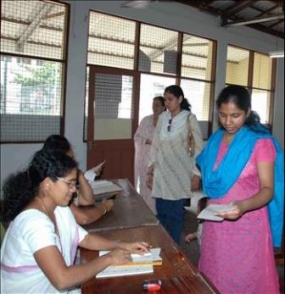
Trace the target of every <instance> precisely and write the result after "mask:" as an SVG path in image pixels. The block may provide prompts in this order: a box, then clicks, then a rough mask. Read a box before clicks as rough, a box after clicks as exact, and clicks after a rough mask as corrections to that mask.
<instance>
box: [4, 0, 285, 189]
mask: <svg viewBox="0 0 285 294" xmlns="http://www.w3.org/2000/svg"><path fill="white" fill-rule="evenodd" d="M63 2H66V3H69V4H70V7H71V16H70V30H69V44H68V67H67V85H66V86H67V91H66V95H67V97H66V109H65V113H66V116H65V136H66V137H67V138H68V139H69V140H70V141H71V143H72V145H73V147H74V150H75V153H76V158H77V160H78V161H79V163H80V166H81V168H82V169H85V167H86V145H85V144H84V143H83V139H82V138H83V115H84V96H85V74H86V60H87V56H86V51H87V35H88V15H89V9H93V10H98V11H102V12H106V13H109V14H114V15H115V14H116V15H119V16H123V17H126V18H130V19H134V20H139V21H142V22H145V23H150V24H154V25H158V26H161V27H166V28H170V29H174V30H178V31H182V32H186V33H189V34H194V35H198V36H202V37H206V38H210V39H213V40H217V41H218V59H217V70H216V88H215V97H217V95H218V93H219V92H220V91H221V89H222V88H223V87H224V84H225V71H224V69H225V68H226V52H227V45H228V44H229V43H230V44H232V45H237V46H241V47H244V48H247V49H251V50H257V51H261V52H264V53H268V52H269V51H271V50H274V51H276V50H277V49H278V50H279V49H283V50H284V41H283V40H281V42H280V40H279V46H282V47H280V48H276V44H277V38H276V37H273V36H269V35H268V34H263V33H262V32H259V31H256V30H254V29H250V28H246V27H232V28H223V27H221V26H220V19H219V18H218V17H214V16H211V15H208V14H205V13H201V12H200V11H199V10H197V9H195V8H191V7H189V6H185V5H183V4H179V3H176V4H174V3H171V2H169V3H168V2H163V3H162V2H159V1H156V2H153V3H151V4H150V5H149V7H148V8H147V9H143V10H140V9H133V8H121V7H120V5H121V3H123V2H124V1H97V0H96V1H71V0H64V1H63ZM283 62H284V59H282V58H281V59H279V60H278V67H277V84H276V95H275V105H274V121H273V134H274V135H275V136H276V137H277V139H278V140H279V142H280V143H281V144H282V147H283V149H284V64H283ZM215 127H216V125H215ZM41 146H42V144H2V145H1V183H2V182H3V179H5V178H6V177H7V175H8V174H10V173H11V172H14V171H16V170H17V169H19V168H22V167H24V166H25V165H26V164H27V162H28V161H29V159H30V157H31V156H32V154H33V153H34V152H35V151H36V150H38V149H39V148H40V147H41Z"/></svg>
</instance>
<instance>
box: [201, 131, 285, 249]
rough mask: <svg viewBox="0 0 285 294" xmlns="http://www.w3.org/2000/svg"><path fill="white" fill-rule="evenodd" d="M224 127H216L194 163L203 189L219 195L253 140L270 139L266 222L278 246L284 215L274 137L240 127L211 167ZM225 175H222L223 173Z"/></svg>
mask: <svg viewBox="0 0 285 294" xmlns="http://www.w3.org/2000/svg"><path fill="white" fill-rule="evenodd" d="M224 132H225V131H224V130H223V129H219V130H218V131H216V132H215V133H214V134H213V135H212V136H211V137H210V139H209V141H208V143H207V144H206V146H205V148H204V150H203V151H202V152H201V153H200V154H199V155H198V156H197V158H196V162H197V165H198V166H199V167H200V169H201V174H202V183H203V191H204V193H205V194H206V195H207V196H208V197H209V198H213V199H217V198H222V197H223V196H224V195H225V194H226V193H227V192H228V191H229V189H230V188H231V187H232V186H233V185H234V183H235V182H236V180H237V179H238V177H239V175H240V174H241V172H242V171H243V169H244V167H245V165H246V163H247V162H248V160H249V158H250V156H251V153H252V151H253V148H254V146H255V144H256V141H257V140H258V139H261V138H271V139H272V141H273V143H274V146H275V149H276V154H277V157H276V161H275V165H274V195H273V197H272V199H271V201H270V202H269V203H268V205H267V207H268V213H269V221H270V227H271V233H272V239H273V245H274V246H275V247H280V246H281V241H282V232H283V217H284V155H283V151H282V149H281V147H280V145H279V143H278V141H277V140H276V138H275V137H273V136H272V135H270V134H269V133H268V132H267V133H264V132H254V131H252V130H250V129H249V128H248V127H243V128H241V129H240V130H239V131H238V132H237V134H236V135H235V136H234V138H233V140H232V142H231V144H230V145H229V149H228V151H227V153H226V154H225V156H224V158H223V159H222V161H221V163H220V164H219V166H218V168H217V169H215V170H214V165H215V161H216V158H217V154H218V151H219V147H220V144H221V141H222V139H223V135H224ZM224 175H226V176H224Z"/></svg>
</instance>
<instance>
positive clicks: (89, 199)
mask: <svg viewBox="0 0 285 294" xmlns="http://www.w3.org/2000/svg"><path fill="white" fill-rule="evenodd" d="M43 149H44V150H50V151H55V150H59V151H63V152H64V153H66V154H67V155H68V156H70V157H72V158H74V153H73V150H72V147H71V144H70V143H69V141H68V140H67V139H66V138H65V137H63V136H61V135H51V136H49V137H48V138H47V139H46V141H45V143H44V146H43ZM77 181H78V189H77V193H76V194H75V195H74V196H75V197H73V199H72V200H71V202H70V208H71V210H72V212H73V214H74V216H75V219H76V221H77V223H78V224H80V225H86V224H89V223H92V222H94V221H96V220H98V219H99V218H101V217H102V216H103V215H105V214H106V213H107V212H108V211H110V210H111V209H112V208H113V205H114V202H113V200H103V201H102V202H101V203H100V204H99V205H97V206H95V201H94V195H93V190H92V188H91V186H90V184H89V183H88V180H87V179H86V178H85V176H84V173H83V172H82V171H81V170H80V169H78V171H77ZM76 196H77V197H76ZM84 206H85V207H84ZM87 206H88V207H87Z"/></svg>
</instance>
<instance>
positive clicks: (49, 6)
mask: <svg viewBox="0 0 285 294" xmlns="http://www.w3.org/2000/svg"><path fill="white" fill-rule="evenodd" d="M52 8H53V4H50V3H44V4H43V6H42V8H41V9H40V11H39V12H38V14H37V15H36V16H35V17H33V21H32V22H31V23H30V24H29V25H28V26H27V28H26V29H25V30H24V32H23V33H22V35H21V37H20V38H19V39H18V40H17V42H16V50H17V51H18V52H22V51H23V49H24V48H23V46H24V44H25V43H26V42H27V41H28V39H29V37H30V36H31V35H32V34H33V33H34V31H35V30H36V29H37V28H38V27H39V26H40V24H41V22H42V21H43V19H44V18H45V17H46V16H47V15H48V14H49V13H50V11H51V10H52Z"/></svg>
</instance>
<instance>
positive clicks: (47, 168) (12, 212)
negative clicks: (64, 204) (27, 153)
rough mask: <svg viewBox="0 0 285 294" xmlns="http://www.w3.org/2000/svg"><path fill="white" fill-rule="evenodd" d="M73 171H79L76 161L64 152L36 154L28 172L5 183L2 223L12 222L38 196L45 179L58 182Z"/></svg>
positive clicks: (11, 176)
mask: <svg viewBox="0 0 285 294" xmlns="http://www.w3.org/2000/svg"><path fill="white" fill-rule="evenodd" d="M73 169H77V163H76V161H75V160H74V159H73V158H71V157H70V156H68V155H67V154H65V153H64V152H62V151H54V152H51V151H50V150H45V149H41V150H40V151H38V152H36V153H35V155H34V156H33V159H32V160H31V162H30V164H29V166H28V168H27V169H26V170H24V171H20V172H18V173H16V174H12V175H10V176H9V177H8V178H7V179H6V181H5V182H4V185H3V196H4V198H3V201H2V211H1V216H0V221H1V222H4V223H8V222H10V221H12V220H13V219H14V218H15V217H16V216H17V215H18V214H19V213H20V212H21V211H22V210H23V209H24V208H25V207H26V206H27V205H28V204H29V203H30V202H31V201H32V200H33V199H34V198H35V197H36V196H37V195H38V193H39V189H40V184H41V183H42V182H43V181H44V179H46V178H50V179H51V180H52V181H54V182H56V181H57V179H58V178H59V177H65V176H66V175H68V174H69V173H70V172H71V171H72V170H73Z"/></svg>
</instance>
